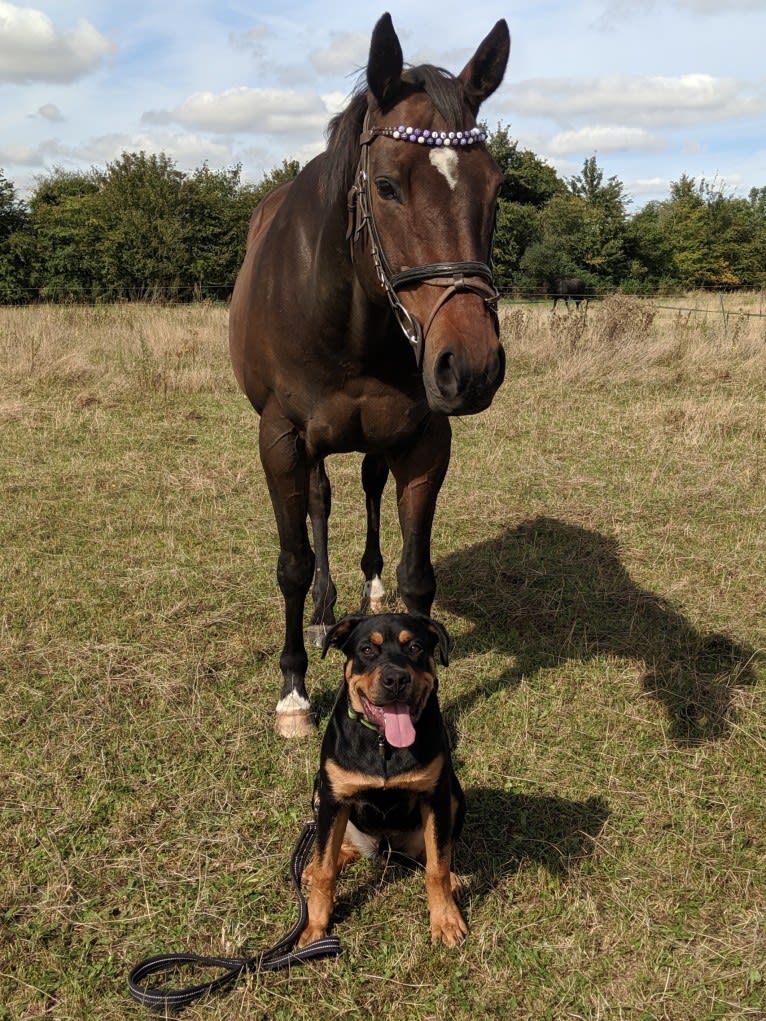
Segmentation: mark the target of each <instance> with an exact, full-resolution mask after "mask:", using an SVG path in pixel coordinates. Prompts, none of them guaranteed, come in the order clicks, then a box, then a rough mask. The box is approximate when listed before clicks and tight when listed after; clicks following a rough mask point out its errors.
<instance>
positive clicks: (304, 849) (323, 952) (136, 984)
mask: <svg viewBox="0 0 766 1021" xmlns="http://www.w3.org/2000/svg"><path fill="white" fill-rule="evenodd" d="M315 830H316V826H315V824H314V823H313V822H310V823H307V824H306V825H305V827H304V828H303V832H302V833H301V835H300V838H299V840H298V843H297V844H296V845H295V850H294V851H293V855H292V858H291V859H290V878H291V879H292V881H293V886H294V887H295V892H296V894H297V897H298V909H299V914H300V917H299V919H298V921H297V922H296V923H295V925H294V926H293V927H292V929H290V931H289V932H288V933H287V935H285V936H283V937H282V939H281V940H280V941H279V942H278V943H277V944H276V945H275V946H273V947H271V948H270V949H269V950H263V951H262V952H261V953H260V954H256V956H255V957H203V956H200V955H199V954H158V955H157V956H156V957H147V958H146V960H145V961H141V963H140V964H137V965H136V966H135V968H133V969H132V971H131V972H130V974H129V975H128V989H129V991H130V995H131V996H132V997H133V999H134V1000H137V1001H138V1003H140V1004H142V1005H143V1006H144V1007H159V1008H163V1009H165V1010H176V1009H178V1008H179V1007H185V1006H187V1005H188V1004H189V1003H192V1002H193V1001H194V1000H196V999H198V998H199V997H200V996H204V995H205V993H213V992H216V991H217V990H218V989H223V988H224V987H225V986H227V985H229V984H230V983H232V982H235V981H236V980H237V979H238V978H239V976H240V975H242V974H243V972H248V971H252V972H259V971H277V970H278V969H279V968H287V967H289V966H290V965H291V964H303V963H304V961H310V960H313V959H314V958H318V957H331V956H332V957H337V955H338V954H340V953H341V952H342V948H341V945H340V940H339V939H338V937H337V936H326V937H325V938H324V939H318V940H316V941H315V942H314V943H309V944H308V946H305V947H301V948H300V949H295V944H296V942H297V941H298V937H299V936H300V934H301V932H302V931H303V929H304V928H305V925H306V920H307V918H308V910H307V908H306V898H305V897H304V896H303V891H302V890H301V876H302V875H303V870H304V868H305V867H306V863H307V861H308V858H309V854H310V853H311V847H312V845H313V843H314V834H315ZM184 966H186V967H197V968H216V969H219V970H220V969H221V968H223V969H224V974H223V975H220V976H219V977H218V978H216V979H213V980H212V981H211V982H202V983H200V984H199V985H195V986H186V987H183V988H181V989H168V988H166V987H162V986H149V985H145V982H146V980H147V979H148V978H150V977H151V976H154V975H158V974H160V973H162V972H173V971H177V970H178V969H180V968H182V967H184Z"/></svg>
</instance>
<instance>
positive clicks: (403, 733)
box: [383, 702, 415, 748]
mask: <svg viewBox="0 0 766 1021" xmlns="http://www.w3.org/2000/svg"><path fill="white" fill-rule="evenodd" d="M383 733H384V734H385V737H386V741H388V743H389V744H390V745H392V746H393V747H394V748H409V746H410V745H411V744H414V743H415V728H414V727H413V726H412V719H411V718H410V707H409V706H407V705H405V704H404V703H403V702H394V703H392V704H391V705H387V706H385V707H384V709H383Z"/></svg>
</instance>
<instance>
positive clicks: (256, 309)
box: [229, 14, 510, 737]
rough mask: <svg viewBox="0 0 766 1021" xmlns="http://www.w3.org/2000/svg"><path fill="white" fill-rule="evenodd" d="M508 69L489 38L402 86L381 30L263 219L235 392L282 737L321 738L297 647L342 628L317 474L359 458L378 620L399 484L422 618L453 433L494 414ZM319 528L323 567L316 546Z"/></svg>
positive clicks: (241, 319)
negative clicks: (350, 87) (490, 101)
mask: <svg viewBox="0 0 766 1021" xmlns="http://www.w3.org/2000/svg"><path fill="white" fill-rule="evenodd" d="M509 52H510V35H509V32H508V26H507V24H506V22H505V21H498V22H497V24H496V25H495V27H494V28H493V29H492V31H491V32H490V33H489V34H488V35H487V37H486V38H485V39H484V40H483V42H482V43H480V45H479V47H478V48H477V50H476V52H475V53H474V55H473V57H472V58H471V59H470V60H469V62H468V63H467V64H466V66H465V67H464V69H463V70H462V72H461V73H460V74H458V75H452V74H450V73H449V72H446V71H444V70H442V69H440V68H436V67H433V66H431V65H422V66H420V67H409V66H407V67H405V65H404V60H403V55H402V49H401V45H400V42H399V39H398V37H397V35H396V32H395V30H394V26H393V23H392V20H391V17H390V15H388V14H384V15H383V16H382V17H381V18H380V20H379V21H378V22H377V24H376V25H375V27H374V29H373V32H372V38H371V42H370V52H369V59H368V63H367V68H366V75H365V77H364V79H363V81H362V82H360V84H359V85H358V86H357V87H356V88H355V89H354V91H353V94H352V95H351V97H350V99H349V102H348V105H347V106H346V108H345V109H344V110H343V111H342V112H341V113H340V114H338V115H336V116H335V117H334V118H333V119H332V120H331V122H330V124H329V127H328V133H327V148H326V150H325V151H324V152H323V153H321V154H320V155H319V156H317V157H315V158H314V159H313V160H312V161H311V162H309V163H308V164H307V165H306V166H305V167H304V168H303V169H302V170H301V171H300V173H299V174H298V175H297V177H295V178H294V179H293V180H291V181H289V182H287V183H283V184H282V185H280V186H279V187H277V188H276V189H275V190H274V191H272V192H271V193H270V194H269V195H267V196H266V198H264V199H263V200H262V201H261V203H260V204H259V205H258V206H257V207H256V209H255V212H254V213H253V216H252V220H251V223H250V227H249V232H248V239H247V246H246V253H245V257H244V261H243V263H242V266H241V268H240V271H239V274H238V276H237V280H236V284H235V287H234V291H233V294H232V300H231V305H230V313H229V348H230V354H231V361H232V366H233V370H234V375H235V377H236V379H237V382H238V384H239V386H240V388H241V389H242V391H243V392H244V394H245V395H246V396H247V398H248V399H249V401H250V403H251V404H252V405H253V407H254V408H255V410H256V412H257V413H258V415H259V416H260V426H259V430H258V433H259V436H258V444H259V453H260V458H261V462H262V465H263V469H264V473H265V476H266V481H267V484H268V490H269V494H270V497H271V502H272V506H273V510H274V515H275V518H276V524H277V531H278V535H279V556H278V560H277V582H278V585H279V588H280V590H281V593H282V596H283V600H284V646H283V648H282V652H281V655H280V659H279V665H280V669H281V673H282V688H281V692H280V697H279V701H278V704H277V713H276V729H277V731H278V732H279V733H280V734H282V735H283V736H285V737H303V736H306V735H308V734H310V733H311V732H312V731H313V729H314V725H315V724H314V720H313V716H312V713H311V706H310V702H309V700H308V696H307V693H306V687H305V676H306V671H307V667H308V656H307V653H306V645H305V641H304V630H303V616H304V609H305V601H306V597H307V595H308V592H309V589H311V591H312V596H313V604H314V608H313V614H312V615H311V618H310V622H309V628H308V629H307V632H306V637H307V638H309V639H310V640H313V641H316V642H317V644H321V637H322V635H323V634H324V633H325V632H326V631H327V630H328V629H329V628H330V627H331V626H332V625H333V624H334V623H335V615H334V605H335V601H336V597H337V592H336V588H335V585H334V583H333V580H332V577H331V575H330V568H329V559H328V548H327V545H328V544H327V540H328V518H329V515H330V510H331V489H330V482H329V479H328V477H327V473H326V470H325V463H324V462H325V458H326V457H327V456H328V455H330V454H334V453H347V452H352V451H358V452H360V453H362V454H363V455H364V456H363V460H362V470H361V474H362V488H363V490H364V494H365V501H366V510H367V536H366V544H365V549H364V553H363V556H362V560H361V568H362V571H363V573H364V578H365V583H364V597H363V607H364V608H365V609H371V610H373V611H376V610H378V609H380V608H381V607H382V605H383V602H384V600H385V596H386V593H385V589H384V587H383V583H382V581H381V573H382V569H383V558H382V556H381V552H380V504H381V497H382V493H383V488H384V486H385V484H386V481H387V478H388V476H389V472H390V473H391V474H393V476H394V479H395V482H396V499H397V505H398V516H399V524H400V529H401V534H402V555H401V560H400V562H399V565H398V567H397V584H398V591H399V596H400V598H401V599H402V600H403V602H404V603H405V605H406V607H407V609H408V611H410V612H411V613H420V614H426V615H428V614H430V611H431V605H432V602H433V599H434V596H435V591H436V582H435V576H434V570H433V565H432V563H431V549H430V547H431V528H432V523H433V519H434V513H435V508H436V500H437V496H438V493H439V489H440V487H441V485H442V482H443V480H444V477H445V474H446V471H447V466H448V463H449V459H450V443H451V427H450V422H449V419H450V416H453V415H468V414H476V413H478V412H480V411H483V410H484V409H486V408H487V407H488V406H489V405H490V403H491V401H492V399H493V397H494V394H495V392H496V391H497V389H498V387H499V386H500V384H501V383H502V381H503V377H504V374H505V356H504V352H503V348H502V345H501V343H500V337H499V326H498V318H497V300H498V292H497V290H496V288H495V286H494V283H493V279H492V270H491V268H490V264H491V250H492V242H493V232H494V221H495V209H496V202H497V195H498V192H499V189H500V185H501V183H502V175H501V173H500V171H499V169H498V167H497V164H496V163H495V161H494V159H493V158H492V156H491V154H490V152H489V151H488V149H487V147H486V144H485V143H486V135H485V133H484V131H483V130H482V129H481V128H480V127H477V124H476V116H477V113H478V111H479V107H480V106H481V104H482V103H483V102H484V100H486V99H487V97H489V96H490V95H492V93H493V92H494V91H495V90H496V88H497V87H498V86H499V85H500V83H501V81H502V79H503V76H504V74H505V69H506V65H507V62H508V56H509ZM309 522H310V525H311V531H312V539H313V549H312V545H311V542H310V541H309V535H308V523H309Z"/></svg>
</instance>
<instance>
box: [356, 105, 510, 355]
mask: <svg viewBox="0 0 766 1021" xmlns="http://www.w3.org/2000/svg"><path fill="white" fill-rule="evenodd" d="M369 120H370V114H369V111H368V112H367V114H366V115H365V119H364V126H363V129H362V134H361V136H360V144H361V153H360V156H359V165H358V167H357V171H356V177H355V179H354V184H353V185H352V187H351V190H350V191H349V195H348V211H349V223H348V232H347V238H348V240H349V242H350V246H351V259H352V262H353V261H354V259H355V245H356V241H357V239H358V237H359V235H360V234H362V233H363V232H364V231H366V233H367V241H368V243H369V246H370V256H371V258H372V261H373V265H374V267H375V273H376V276H377V278H378V282H379V284H380V286H381V288H382V289H383V291H384V293H385V295H386V297H387V298H388V302H389V305H390V306H391V310H392V312H393V314H394V317H395V318H396V321H397V322H398V323H399V326H400V327H401V329H402V331H403V332H404V335H405V337H406V338H407V340H408V341H409V342H410V344H412V346H413V348H414V352H415V360H416V362H417V365H418V368H419V367H420V366H421V365H422V362H423V353H424V349H425V341H426V337H427V336H428V331H429V330H430V328H431V326H432V325H433V322H434V319H435V318H436V315H437V313H438V312H439V310H440V309H441V308H442V306H443V305H445V304H446V303H447V302H448V301H449V299H450V298H451V297H453V295H455V294H460V293H465V292H472V293H474V294H478V295H479V296H480V297H481V298H482V299H483V300H484V302H485V304H486V305H487V307H488V308H489V309H490V311H491V312H492V314H493V318H494V322H495V330H496V331H497V332H498V334H499V326H498V320H497V302H498V299H499V297H500V295H499V293H498V290H497V288H496V287H495V284H494V279H493V274H492V266H491V261H492V242H490V250H489V255H488V261H487V262H436V263H428V264H427V265H424V266H415V267H413V268H412V269H406V270H402V271H400V272H398V273H395V272H394V271H393V269H392V268H391V265H390V263H389V261H388V259H387V258H386V254H385V252H384V250H383V244H382V242H381V239H380V234H379V233H378V228H377V224H376V223H375V217H374V215H373V211H372V192H371V182H370V173H369V166H370V145H371V144H372V142H373V141H374V140H375V139H376V138H380V137H384V138H391V139H394V140H396V141H404V142H412V143H415V144H417V145H424V146H431V147H444V148H455V149H459V148H460V147H464V148H465V147H470V146H473V145H479V144H481V143H483V142H485V141H486V139H487V135H486V133H485V132H484V131H483V130H482V129H481V128H470V129H468V130H465V131H429V130H428V129H421V128H413V127H408V126H406V125H400V126H398V127H395V128H394V127H370V123H369ZM424 283H425V284H432V285H434V286H437V287H442V288H444V293H443V294H442V296H441V297H440V298H439V300H438V301H437V302H436V305H435V307H434V309H433V311H432V312H431V315H430V316H429V318H428V320H427V321H426V323H425V325H424V326H423V325H421V323H420V322H419V321H418V320H417V318H416V317H415V316H414V315H413V314H412V313H411V312H410V311H409V310H408V309H406V308H405V307H404V305H403V304H402V302H401V301H400V299H399V295H398V290H399V288H400V287H405V286H408V285H412V284H424Z"/></svg>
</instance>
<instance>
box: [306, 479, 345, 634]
mask: <svg viewBox="0 0 766 1021" xmlns="http://www.w3.org/2000/svg"><path fill="white" fill-rule="evenodd" d="M331 506H332V491H331V489H330V480H329V479H328V478H327V472H326V471H325V467H324V461H317V463H316V464H315V465H314V466H313V468H312V469H311V479H310V483H309V519H310V521H311V534H312V536H313V538H314V553H315V556H316V562H315V565H314V586H313V588H312V591H311V596H312V599H313V601H314V612H313V613H312V615H311V620H310V622H309V626H308V627H307V628H306V640H307V641H309V642H311V643H312V645H319V646H321V645H322V641H323V640H324V636H325V634H326V633H327V631H328V629H329V628H331V627H332V625H333V624H334V623H335V613H334V610H333V608H334V606H335V600H336V599H337V597H338V593H337V590H336V588H335V583H334V582H333V580H332V575H331V574H330V557H329V552H328V548H327V540H328V534H327V524H328V521H329V518H330V509H331Z"/></svg>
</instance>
